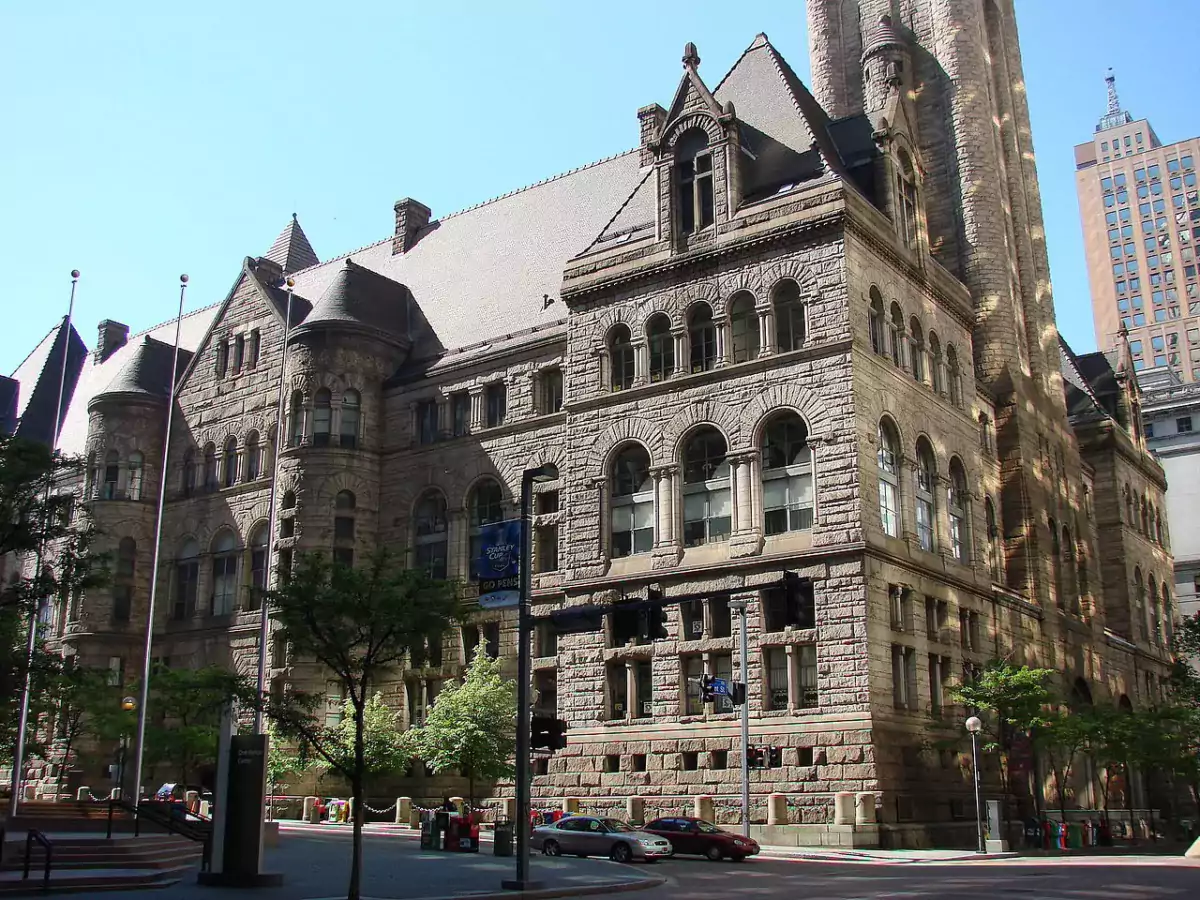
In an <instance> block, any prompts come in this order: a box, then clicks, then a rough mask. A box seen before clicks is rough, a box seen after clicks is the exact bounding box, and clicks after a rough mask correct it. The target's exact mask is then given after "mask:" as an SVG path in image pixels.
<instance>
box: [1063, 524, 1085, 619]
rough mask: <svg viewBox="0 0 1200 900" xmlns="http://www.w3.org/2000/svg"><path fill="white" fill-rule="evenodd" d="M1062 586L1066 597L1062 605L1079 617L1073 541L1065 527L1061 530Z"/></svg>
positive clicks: (1079, 608) (1079, 609) (1068, 529)
mask: <svg viewBox="0 0 1200 900" xmlns="http://www.w3.org/2000/svg"><path fill="white" fill-rule="evenodd" d="M1062 584H1063V592H1064V596H1065V597H1066V601H1065V602H1064V604H1063V605H1064V606H1066V607H1067V608H1068V609H1070V610H1071V612H1072V613H1074V614H1075V615H1079V614H1080V612H1081V610H1082V608H1081V606H1080V603H1079V588H1078V585H1077V584H1076V583H1075V539H1074V537H1072V535H1071V529H1070V528H1068V527H1067V526H1066V525H1064V526H1063V530H1062Z"/></svg>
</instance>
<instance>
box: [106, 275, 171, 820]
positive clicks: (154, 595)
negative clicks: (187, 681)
mask: <svg viewBox="0 0 1200 900" xmlns="http://www.w3.org/2000/svg"><path fill="white" fill-rule="evenodd" d="M187 284H188V277H187V276H186V275H180V276H179V314H178V315H177V316H176V317H175V352H174V355H173V356H172V358H171V383H170V386H169V387H168V389H167V422H166V429H165V431H164V432H163V450H162V476H161V477H160V478H159V482H158V512H157V514H156V516H155V519H154V562H153V564H152V565H151V567H150V602H149V605H148V606H147V608H146V645H145V653H144V655H143V658H142V687H141V696H140V697H139V698H138V709H137V714H138V716H137V745H136V746H137V752H136V755H135V756H134V765H133V802H134V803H135V804H136V803H138V802H139V801H140V800H141V796H142V763H143V761H144V759H145V752H144V750H145V744H146V707H147V706H148V705H149V704H148V701H149V699H150V652H151V650H152V649H153V645H154V604H155V601H156V600H157V599H158V580H159V571H158V567H159V565H160V560H161V558H162V528H163V506H164V504H165V503H166V500H167V477H168V471H169V468H168V466H167V462H168V453H169V451H170V449H171V420H172V419H173V418H174V413H175V391H176V380H177V379H178V377H179V332H180V330H181V329H182V327H183V299H184V295H185V294H186V293H187ZM119 787H120V789H121V791H122V793H121V799H122V800H123V799H125V794H124V791H125V785H123V784H122V785H119Z"/></svg>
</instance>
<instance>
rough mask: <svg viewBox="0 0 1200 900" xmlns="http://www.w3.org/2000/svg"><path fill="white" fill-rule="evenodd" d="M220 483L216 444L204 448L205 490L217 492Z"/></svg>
mask: <svg viewBox="0 0 1200 900" xmlns="http://www.w3.org/2000/svg"><path fill="white" fill-rule="evenodd" d="M219 484H220V482H219V481H218V480H217V447H216V445H215V444H211V443H210V444H206V445H205V446H204V489H205V490H206V491H215V490H216V489H217V486H218V485H219Z"/></svg>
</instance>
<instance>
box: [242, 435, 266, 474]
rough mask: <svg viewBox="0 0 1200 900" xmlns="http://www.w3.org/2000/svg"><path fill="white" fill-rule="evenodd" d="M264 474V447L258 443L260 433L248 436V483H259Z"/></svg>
mask: <svg viewBox="0 0 1200 900" xmlns="http://www.w3.org/2000/svg"><path fill="white" fill-rule="evenodd" d="M262 473H263V446H262V444H260V443H259V442H258V432H257V431H252V432H250V433H249V434H248V435H246V481H257V480H258V478H259V477H260V476H261V475H262Z"/></svg>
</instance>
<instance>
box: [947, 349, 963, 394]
mask: <svg viewBox="0 0 1200 900" xmlns="http://www.w3.org/2000/svg"><path fill="white" fill-rule="evenodd" d="M946 381H947V383H948V384H947V386H948V387H949V390H950V402H951V403H953V404H954V405H955V406H959V407H961V406H962V404H963V396H962V371H961V370H960V369H959V367H958V352H957V351H956V350H955V349H954V345H953V344H950V345H948V346H947V347H946Z"/></svg>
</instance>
